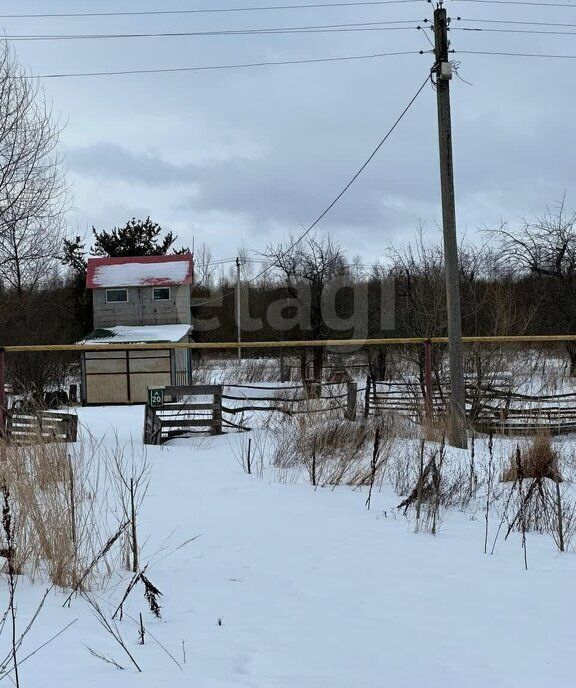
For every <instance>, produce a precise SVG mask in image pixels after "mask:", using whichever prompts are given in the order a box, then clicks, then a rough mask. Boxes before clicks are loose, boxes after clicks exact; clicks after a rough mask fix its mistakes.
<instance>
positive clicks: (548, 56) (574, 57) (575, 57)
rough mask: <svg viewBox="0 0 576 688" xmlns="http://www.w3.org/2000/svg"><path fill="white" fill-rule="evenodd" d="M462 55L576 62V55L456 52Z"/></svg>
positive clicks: (480, 51) (482, 51)
mask: <svg viewBox="0 0 576 688" xmlns="http://www.w3.org/2000/svg"><path fill="white" fill-rule="evenodd" d="M452 52H454V53H458V54H460V55H498V56H502V57H543V58H546V59H557V60H576V55H551V54H546V53H507V52H498V51H492V50H454V51H452Z"/></svg>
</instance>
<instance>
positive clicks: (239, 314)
mask: <svg viewBox="0 0 576 688" xmlns="http://www.w3.org/2000/svg"><path fill="white" fill-rule="evenodd" d="M240 297H241V293H240V258H238V257H237V258H236V326H237V327H238V365H240V364H241V363H242V347H241V346H240V344H241V343H242V308H241V298H240Z"/></svg>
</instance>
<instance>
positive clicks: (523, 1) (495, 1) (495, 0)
mask: <svg viewBox="0 0 576 688" xmlns="http://www.w3.org/2000/svg"><path fill="white" fill-rule="evenodd" d="M459 1H460V2H474V3H479V4H486V5H523V6H526V7H570V8H571V9H576V5H574V4H571V3H567V2H529V1H527V0H459Z"/></svg>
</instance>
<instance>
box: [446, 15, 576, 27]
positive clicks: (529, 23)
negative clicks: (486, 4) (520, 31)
mask: <svg viewBox="0 0 576 688" xmlns="http://www.w3.org/2000/svg"><path fill="white" fill-rule="evenodd" d="M454 19H456V20H457V21H465V22H474V23H479V24H519V25H523V26H559V27H564V28H573V29H576V24H562V23H559V22H537V21H518V20H515V21H514V20H511V19H470V18H469V17H454Z"/></svg>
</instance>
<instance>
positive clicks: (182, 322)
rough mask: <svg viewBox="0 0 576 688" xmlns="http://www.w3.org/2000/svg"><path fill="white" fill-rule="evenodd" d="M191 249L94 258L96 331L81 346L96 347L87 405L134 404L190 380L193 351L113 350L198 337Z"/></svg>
mask: <svg viewBox="0 0 576 688" xmlns="http://www.w3.org/2000/svg"><path fill="white" fill-rule="evenodd" d="M192 282H193V261H192V255H191V254H182V255H174V256H140V257H130V258H89V259H88V271H87V277H86V286H87V288H88V289H91V290H92V296H93V313H94V328H95V329H94V331H93V332H91V333H90V334H89V335H88V336H87V337H86V338H85V339H84V340H83V341H82V342H81V343H82V344H89V345H94V349H95V350H94V351H87V352H85V353H84V356H83V361H82V400H83V402H84V403H86V404H134V403H144V402H146V401H147V399H148V389H149V388H150V387H164V386H170V385H188V384H190V376H191V357H190V351H189V350H188V349H170V348H169V347H167V348H166V349H156V348H154V349H149V350H137V351H131V350H129V349H118V348H117V347H116V346H115V347H114V348H113V349H112V348H111V347H110V346H109V345H110V344H114V345H118V344H147V343H153V344H155V345H157V344H163V343H166V344H173V343H178V342H188V341H191V333H192V317H191V311H190V301H191V296H190V292H191V285H192Z"/></svg>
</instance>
